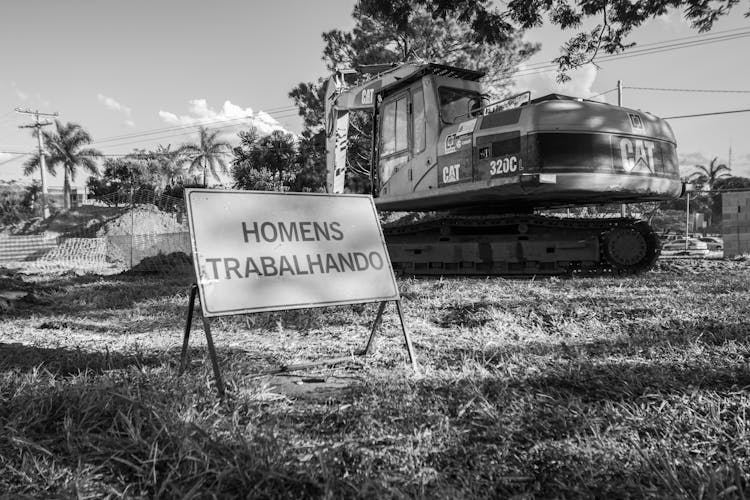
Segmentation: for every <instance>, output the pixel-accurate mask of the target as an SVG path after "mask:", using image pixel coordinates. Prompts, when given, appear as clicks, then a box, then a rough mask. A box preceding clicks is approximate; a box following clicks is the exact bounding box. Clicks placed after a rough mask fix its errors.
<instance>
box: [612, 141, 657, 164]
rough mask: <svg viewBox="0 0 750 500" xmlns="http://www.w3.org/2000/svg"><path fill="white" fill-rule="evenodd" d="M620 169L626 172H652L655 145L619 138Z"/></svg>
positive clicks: (649, 142) (650, 142)
mask: <svg viewBox="0 0 750 500" xmlns="http://www.w3.org/2000/svg"><path fill="white" fill-rule="evenodd" d="M619 146H620V158H621V159H622V168H623V170H625V171H626V172H633V171H647V172H654V166H655V163H654V148H655V147H656V144H655V143H654V142H652V141H647V140H645V139H635V138H628V137H621V138H619Z"/></svg>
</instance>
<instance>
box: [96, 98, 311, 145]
mask: <svg viewBox="0 0 750 500" xmlns="http://www.w3.org/2000/svg"><path fill="white" fill-rule="evenodd" d="M296 109H297V108H296V107H294V106H288V107H286V108H279V111H278V112H279V113H283V112H287V111H292V110H296ZM263 113H266V114H267V115H269V116H271V117H273V115H272V114H271V113H270V112H268V111H263ZM250 118H253V115H244V116H238V117H235V118H226V119H222V120H213V119H206V120H198V121H196V122H195V123H190V124H185V125H176V126H172V127H163V128H158V129H152V130H148V131H144V132H135V133H132V134H123V135H116V136H111V137H105V138H104V139H100V140H98V141H95V143H94V144H96V145H98V144H102V143H105V142H117V141H119V140H121V139H132V138H135V137H142V136H148V135H154V134H160V133H163V132H173V131H177V130H187V129H193V128H195V127H199V126H210V125H213V124H215V123H229V122H235V121H242V120H247V119H250Z"/></svg>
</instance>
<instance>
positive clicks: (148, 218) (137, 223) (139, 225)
mask: <svg viewBox="0 0 750 500" xmlns="http://www.w3.org/2000/svg"><path fill="white" fill-rule="evenodd" d="M187 230H188V227H187V221H186V219H185V217H184V216H183V215H182V214H180V213H175V212H163V211H161V210H159V209H158V208H157V207H155V206H154V205H139V206H136V207H134V208H133V209H131V210H127V211H125V212H123V213H121V214H120V215H119V216H118V217H114V218H112V219H110V220H108V221H106V222H105V223H104V224H102V225H101V227H99V229H98V230H97V231H96V236H98V237H103V236H120V235H125V234H164V233H182V232H186V231H187Z"/></svg>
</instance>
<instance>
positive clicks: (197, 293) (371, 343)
mask: <svg viewBox="0 0 750 500" xmlns="http://www.w3.org/2000/svg"><path fill="white" fill-rule="evenodd" d="M193 193H221V194H230V195H233V194H240V195H245V196H248V195H251V196H252V195H260V196H262V195H275V196H308V197H327V198H331V197H335V198H368V199H369V201H370V206H371V207H372V210H373V217H374V220H375V223H376V226H377V231H378V234H379V243H380V245H382V250H383V252H384V256H385V263H384V265H387V270H388V274H389V276H390V280H391V283H392V285H393V290H394V293H393V294H386V295H378V296H375V297H365V298H356V299H351V300H349V299H343V300H335V301H325V302H305V303H294V304H279V305H271V306H262V307H257V308H254V307H249V308H242V309H233V310H227V311H207V307H206V304H207V303H208V300H207V293H206V290H205V286H204V283H202V280H201V268H200V265H201V264H200V262H199V260H200V259H199V258H198V255H199V252H198V242H197V238H196V231H195V219H194V214H193V207H192V205H191V202H190V196H191V194H193ZM185 206H186V209H187V215H188V225H189V228H190V245H191V250H192V253H193V259H192V260H193V270H194V272H195V277H196V283H193V284H192V285H191V287H190V292H189V293H190V299H189V302H188V313H187V319H186V324H185V332H184V335H183V342H182V351H181V355H180V368H179V375H182V374H183V373H184V372H185V370H186V369H187V364H188V343H189V339H190V331H191V327H192V320H193V316H194V313H195V302H196V299H197V300H198V301H199V304H198V308H199V311H200V313H201V319H202V322H203V330H204V333H205V335H206V344H207V347H208V353H209V357H210V359H211V364H212V365H213V371H214V378H215V380H216V386H217V391H218V394H219V396H220V397H223V396H224V383H223V381H222V376H221V370H220V368H219V363H218V358H217V356H216V348H215V346H214V342H213V336H212V334H211V323H210V319H211V318H212V317H220V316H236V315H244V314H256V313H259V312H269V311H281V310H293V309H308V308H314V307H331V306H341V305H351V304H367V303H374V302H379V303H380V305H379V307H378V311H377V314H376V317H375V320H374V321H373V323H372V326H371V329H370V336H369V338H368V340H367V345H366V346H365V348H364V349H362V350H360V351H357V352H355V353H353V354H354V355H356V356H366V355H368V354H371V353H374V352H375V350H376V342H375V334H376V332H377V330H378V328H379V326H380V324H381V323H382V317H383V313H384V311H385V306H386V304H387V303H388V302H395V303H396V310H397V312H398V316H399V320H400V324H401V330H402V332H403V335H404V341H405V347H406V351H407V353H408V355H409V362H410V364H411V365H412V368H413V370H414V371H415V372H418V371H419V368H418V365H417V361H416V356H415V355H414V347H413V344H412V341H411V337H410V336H409V332H408V331H407V329H406V325H405V322H404V316H403V311H402V308H401V296H400V293H399V290H398V285H397V283H396V279H395V275H394V272H393V266H392V264H391V260H390V256H389V255H388V248H387V246H386V242H385V238H384V237H383V231H382V228H381V227H380V221H379V219H378V216H377V211H376V209H375V203H374V201H373V199H372V197H371V196H370V195H359V194H346V195H341V194H328V193H280V192H274V191H238V190H221V189H203V188H189V189H186V190H185ZM350 359H351V356H349V357H344V358H333V359H325V360H320V361H316V362H313V363H307V364H304V365H287V366H282V367H281V369H280V370H279V371H280V372H288V371H293V370H300V369H304V368H308V367H311V366H316V365H320V364H323V365H332V364H338V363H342V362H345V361H348V360H350Z"/></svg>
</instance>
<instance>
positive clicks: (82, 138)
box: [24, 120, 102, 210]
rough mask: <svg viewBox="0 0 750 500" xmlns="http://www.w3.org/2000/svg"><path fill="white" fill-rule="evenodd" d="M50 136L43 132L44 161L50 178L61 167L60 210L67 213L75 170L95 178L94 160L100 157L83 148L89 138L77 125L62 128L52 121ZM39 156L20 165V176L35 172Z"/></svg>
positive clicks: (96, 152)
mask: <svg viewBox="0 0 750 500" xmlns="http://www.w3.org/2000/svg"><path fill="white" fill-rule="evenodd" d="M55 129H56V130H55V131H54V132H43V133H42V137H43V139H44V146H45V149H46V155H45V160H46V162H47V170H48V171H49V173H50V174H51V175H57V171H56V167H57V165H59V164H62V165H63V171H64V176H65V180H64V182H63V208H64V209H65V210H69V209H70V182H71V181H75V179H76V173H77V169H78V167H83V169H84V170H86V171H87V172H88V173H89V174H92V175H99V170H98V169H97V166H96V162H95V161H94V158H100V157H101V156H102V153H101V152H100V151H98V150H96V149H93V148H86V147H84V146H86V145H88V144H91V142H92V139H91V135H89V133H88V132H86V131H85V130H84V129H83V127H81V126H80V125H78V124H77V123H71V122H68V123H67V124H63V123H62V122H61V121H60V120H55ZM39 160H40V159H39V153H36V154H35V155H34V156H32V157H31V158H30V159H29V160H28V161H27V162H26V163H25V164H24V174H25V175H31V174H32V173H33V172H34V171H35V170H36V169H38V168H39V164H40V161H39Z"/></svg>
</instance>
